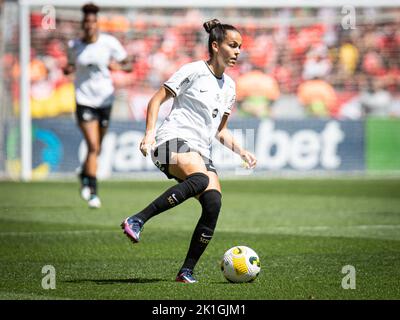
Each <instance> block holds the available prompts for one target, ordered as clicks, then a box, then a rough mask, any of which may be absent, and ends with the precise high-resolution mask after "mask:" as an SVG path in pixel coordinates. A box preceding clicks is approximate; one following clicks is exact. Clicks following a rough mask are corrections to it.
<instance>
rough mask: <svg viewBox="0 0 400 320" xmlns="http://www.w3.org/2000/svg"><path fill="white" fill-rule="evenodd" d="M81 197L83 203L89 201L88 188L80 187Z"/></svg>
mask: <svg viewBox="0 0 400 320" xmlns="http://www.w3.org/2000/svg"><path fill="white" fill-rule="evenodd" d="M81 197H82V199H83V200H85V201H89V200H90V187H88V186H82V188H81Z"/></svg>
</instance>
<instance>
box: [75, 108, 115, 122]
mask: <svg viewBox="0 0 400 320" xmlns="http://www.w3.org/2000/svg"><path fill="white" fill-rule="evenodd" d="M75 114H76V118H77V119H78V123H81V122H88V121H93V120H95V121H98V122H99V123H100V127H102V128H107V127H108V125H109V124H110V115H111V106H106V107H101V108H92V107H88V106H84V105H81V104H76V112H75Z"/></svg>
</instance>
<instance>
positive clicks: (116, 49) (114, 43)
mask: <svg viewBox="0 0 400 320" xmlns="http://www.w3.org/2000/svg"><path fill="white" fill-rule="evenodd" d="M110 39H111V57H112V58H113V59H115V60H116V61H117V62H121V61H122V60H124V59H126V57H127V56H128V54H127V53H126V50H125V49H124V47H123V46H122V44H121V42H119V40H118V39H117V38H114V37H112V38H110Z"/></svg>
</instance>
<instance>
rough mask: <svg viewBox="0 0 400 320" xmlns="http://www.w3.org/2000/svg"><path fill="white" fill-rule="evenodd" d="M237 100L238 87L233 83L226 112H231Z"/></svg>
mask: <svg viewBox="0 0 400 320" xmlns="http://www.w3.org/2000/svg"><path fill="white" fill-rule="evenodd" d="M235 102H236V87H235V85H234V84H233V86H232V89H231V90H230V95H229V97H228V101H227V104H226V109H225V112H224V113H226V114H231V112H232V109H233V106H234V105H235Z"/></svg>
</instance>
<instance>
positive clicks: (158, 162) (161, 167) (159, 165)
mask: <svg viewBox="0 0 400 320" xmlns="http://www.w3.org/2000/svg"><path fill="white" fill-rule="evenodd" d="M154 164H155V165H156V167H157V168H158V169H160V170H161V171H164V169H165V168H164V167H163V166H162V165H161V162H160V161H159V160H156V161H154Z"/></svg>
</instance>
